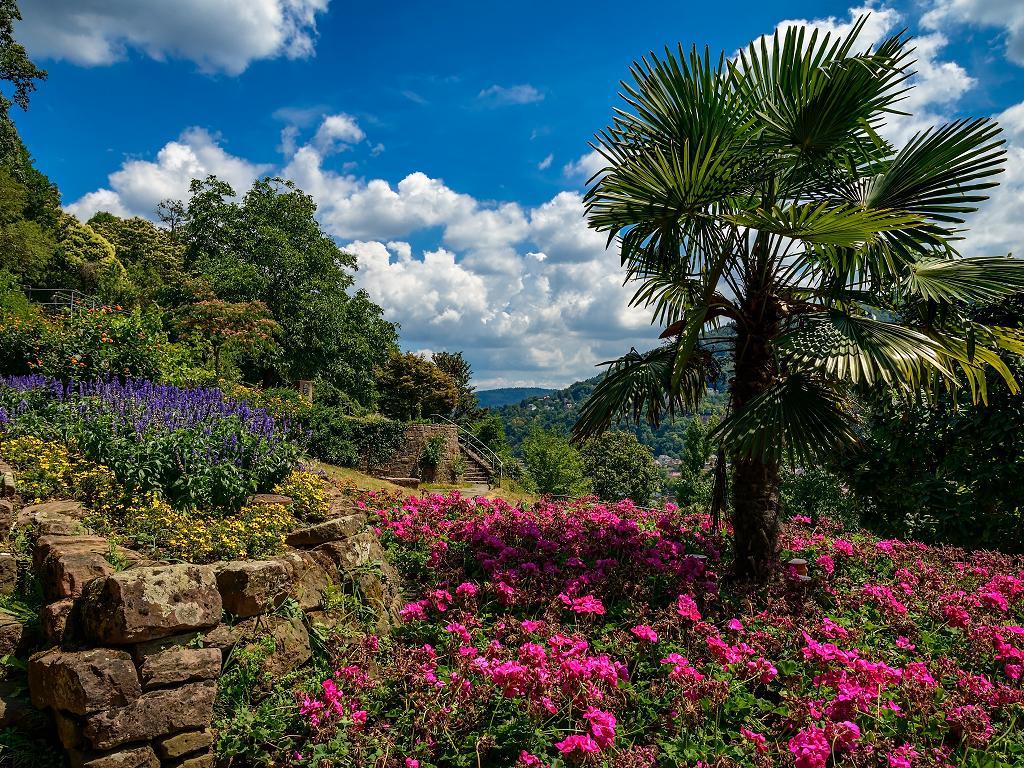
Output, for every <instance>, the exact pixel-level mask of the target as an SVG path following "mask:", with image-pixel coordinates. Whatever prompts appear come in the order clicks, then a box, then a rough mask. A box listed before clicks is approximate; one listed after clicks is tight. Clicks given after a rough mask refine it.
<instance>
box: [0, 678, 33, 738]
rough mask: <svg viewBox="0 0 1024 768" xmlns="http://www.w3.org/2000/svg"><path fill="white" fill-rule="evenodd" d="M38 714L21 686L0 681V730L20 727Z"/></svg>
mask: <svg viewBox="0 0 1024 768" xmlns="http://www.w3.org/2000/svg"><path fill="white" fill-rule="evenodd" d="M38 714H39V711H38V710H37V709H36V708H35V707H33V706H32V702H31V701H30V700H29V698H28V696H27V695H26V694H25V692H24V691H23V690H22V686H21V685H19V684H15V683H12V682H6V681H0V728H7V727H10V726H16V725H20V724H21V723H23V722H24V721H26V720H31V719H33V718H34V717H36V716H37V715H38Z"/></svg>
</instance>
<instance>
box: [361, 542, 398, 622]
mask: <svg viewBox="0 0 1024 768" xmlns="http://www.w3.org/2000/svg"><path fill="white" fill-rule="evenodd" d="M353 578H354V580H355V583H356V586H357V588H358V590H359V597H360V599H361V600H362V601H363V602H364V603H366V604H367V605H368V606H369V607H370V608H372V609H373V612H374V622H373V629H374V631H376V632H377V633H378V634H387V633H388V632H390V631H391V630H392V629H393V628H395V627H398V626H400V625H401V624H402V620H401V617H400V616H399V611H401V610H402V606H403V604H404V602H403V600H402V591H401V590H402V579H401V576H400V575H399V573H398V571H397V570H396V569H395V567H394V566H393V565H391V564H390V563H388V562H386V561H384V560H382V561H380V562H378V563H377V564H376V566H375V567H374V569H373V570H372V571H362V572H360V573H356V574H354V576H353Z"/></svg>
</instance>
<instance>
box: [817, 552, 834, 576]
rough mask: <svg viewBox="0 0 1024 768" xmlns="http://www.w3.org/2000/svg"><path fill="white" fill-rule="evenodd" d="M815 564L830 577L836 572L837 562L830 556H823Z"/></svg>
mask: <svg viewBox="0 0 1024 768" xmlns="http://www.w3.org/2000/svg"><path fill="white" fill-rule="evenodd" d="M814 562H815V563H817V564H818V566H819V567H820V568H821V569H822V570H823V571H825V573H827V574H829V575H830V576H831V575H832V574H833V573H835V572H836V562H835V560H833V559H832V558H831V557H830V556H829V555H822V556H821V557H819V558H818V559H817V560H815V561H814Z"/></svg>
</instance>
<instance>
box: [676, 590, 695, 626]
mask: <svg viewBox="0 0 1024 768" xmlns="http://www.w3.org/2000/svg"><path fill="white" fill-rule="evenodd" d="M676 613H678V614H679V615H680V616H682V617H683V618H684V619H690V620H691V621H700V611H699V610H697V603H695V602H694V601H693V598H692V597H690V596H689V595H680V596H679V597H678V598H676Z"/></svg>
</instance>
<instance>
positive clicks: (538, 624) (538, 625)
mask: <svg viewBox="0 0 1024 768" xmlns="http://www.w3.org/2000/svg"><path fill="white" fill-rule="evenodd" d="M522 625H523V629H524V630H525V631H526V632H529V633H530V634H533V633H534V632H538V631H540V630H541V629H543V628H544V622H543V621H533V620H532V619H523V621H522Z"/></svg>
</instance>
